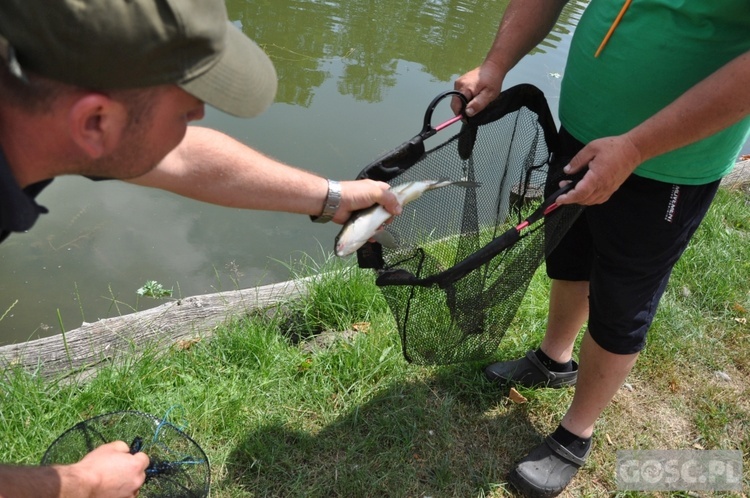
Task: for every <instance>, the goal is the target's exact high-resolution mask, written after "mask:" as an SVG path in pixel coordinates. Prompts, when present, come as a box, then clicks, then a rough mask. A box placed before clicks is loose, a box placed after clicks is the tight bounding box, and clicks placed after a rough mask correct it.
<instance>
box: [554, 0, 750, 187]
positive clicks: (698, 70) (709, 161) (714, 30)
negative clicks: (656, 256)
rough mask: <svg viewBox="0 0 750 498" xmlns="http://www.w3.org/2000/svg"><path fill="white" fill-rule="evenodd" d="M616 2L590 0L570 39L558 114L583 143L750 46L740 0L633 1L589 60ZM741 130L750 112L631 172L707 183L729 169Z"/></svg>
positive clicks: (744, 134) (661, 103) (643, 113)
mask: <svg viewBox="0 0 750 498" xmlns="http://www.w3.org/2000/svg"><path fill="white" fill-rule="evenodd" d="M622 6H623V1H621V0H617V1H614V0H592V1H591V3H590V4H589V6H588V7H587V8H586V11H585V12H584V14H583V16H582V17H581V20H580V22H579V23H578V27H577V28H576V31H575V35H574V36H573V41H572V43H571V48H570V52H569V54H568V62H567V66H566V69H565V77H564V79H563V83H562V90H561V95H560V120H561V122H562V124H563V126H565V128H567V130H568V131H569V132H570V133H571V134H572V135H573V136H574V137H575V138H577V139H578V140H580V141H581V142H584V143H588V142H590V141H591V140H594V139H596V138H601V137H606V136H613V135H619V134H622V133H625V132H627V131H628V130H630V129H632V128H633V127H635V126H637V125H638V124H640V123H642V122H643V121H645V120H646V119H648V118H649V117H651V116H652V115H654V114H655V113H656V112H658V111H659V110H660V109H662V108H664V107H665V106H667V105H668V104H669V103H671V102H672V101H673V100H675V99H676V98H677V97H678V96H680V95H681V94H682V93H684V92H685V91H686V90H688V89H689V88H690V87H692V86H693V85H695V84H696V83H697V82H699V81H701V80H703V79H704V78H706V77H707V76H708V75H710V74H711V73H713V72H714V71H716V70H717V69H719V68H720V67H721V66H723V65H724V64H726V63H727V62H729V61H731V60H732V59H734V58H735V57H737V56H738V55H740V54H742V53H744V52H746V51H748V50H750V1H748V0H633V2H632V4H631V5H630V7H629V9H628V10H627V11H626V12H625V15H624V16H623V18H622V20H621V21H620V24H619V25H618V26H617V28H616V29H615V31H614V34H613V35H612V37H611V38H610V40H609V42H608V43H607V45H606V46H605V48H604V50H603V51H602V52H601V54H600V55H599V57H598V58H594V54H595V53H596V50H597V48H598V47H599V45H600V43H601V42H602V40H603V39H604V37H605V35H606V33H607V31H608V30H609V28H610V26H611V25H612V23H613V21H614V20H615V18H616V17H617V15H618V13H619V12H620V9H621V8H622ZM748 84H749V85H750V82H748ZM749 133H750V117H748V118H745V119H743V120H742V121H740V122H739V123H737V124H736V125H734V126H731V127H729V128H727V129H725V130H723V131H721V132H719V133H716V134H714V135H712V136H710V137H708V138H706V139H704V140H701V141H699V142H696V143H694V144H691V145H688V146H686V147H682V148H680V149H677V150H674V151H672V152H669V153H666V154H663V155H661V156H658V157H655V158H653V159H651V160H649V161H646V162H645V163H643V164H642V165H641V166H640V167H638V169H636V171H635V173H636V174H638V175H640V176H644V177H647V178H652V179H655V180H659V181H664V182H670V183H679V184H687V185H701V184H705V183H709V182H712V181H714V180H717V179H719V178H721V177H723V176H724V175H726V174H727V173H729V171H731V169H732V167H733V166H734V163H735V161H736V159H737V156H738V154H739V152H740V150H741V148H742V146H743V144H744V143H745V142H746V141H747V139H748V136H749Z"/></svg>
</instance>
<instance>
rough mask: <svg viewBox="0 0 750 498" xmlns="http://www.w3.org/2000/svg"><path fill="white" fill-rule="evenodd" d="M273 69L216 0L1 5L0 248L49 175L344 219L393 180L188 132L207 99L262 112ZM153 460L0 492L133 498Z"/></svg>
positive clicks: (18, 484)
mask: <svg viewBox="0 0 750 498" xmlns="http://www.w3.org/2000/svg"><path fill="white" fill-rule="evenodd" d="M275 92H276V73H275V71H274V68H273V65H272V64H271V61H270V60H269V59H268V57H267V56H266V55H265V54H264V53H263V51H262V50H261V49H260V48H258V46H257V45H256V44H255V43H253V42H252V41H251V40H249V39H248V38H246V37H245V36H244V35H243V34H242V32H241V31H240V30H238V29H237V28H236V27H235V26H233V25H232V24H231V23H230V22H228V20H227V13H226V9H225V6H224V3H223V1H222V0H128V1H125V0H88V1H86V2H80V1H75V0H55V1H54V2H49V1H46V0H3V2H2V3H0V241H2V240H3V239H5V238H6V237H7V236H8V235H10V233H11V232H19V231H25V230H28V229H29V228H31V226H32V225H33V224H34V223H35V221H36V220H37V218H38V217H39V215H40V214H42V213H44V212H46V210H45V208H43V207H42V206H39V205H38V204H37V203H36V202H35V200H34V199H35V197H36V196H37V195H38V194H39V192H41V191H42V189H44V188H46V187H47V186H48V185H49V184H50V183H51V182H52V180H53V179H54V177H56V176H60V175H67V174H79V175H86V176H88V177H92V178H96V179H104V178H113V179H122V180H127V181H129V182H132V183H135V184H139V185H143V186H150V187H157V188H161V189H164V190H168V191H171V192H174V193H177V194H180V195H184V196H187V197H190V198H193V199H197V200H201V201H205V202H210V203H214V204H219V205H224V206H231V207H235V208H246V209H264V210H274V211H286V212H291V213H299V214H307V215H310V216H311V217H312V218H313V220H314V221H318V222H323V221H329V220H333V221H334V222H337V223H343V222H344V221H346V220H347V219H348V218H349V216H350V215H351V213H352V212H353V211H355V210H358V209H363V208H366V207H369V206H371V205H373V204H375V203H379V204H382V205H383V206H384V207H385V208H386V209H387V210H388V211H389V212H391V213H392V214H398V213H399V212H400V210H401V207H400V205H399V203H398V200H397V199H396V197H395V196H394V195H393V194H392V193H391V192H389V191H388V185H387V184H385V183H381V182H375V181H371V180H361V181H349V182H341V183H339V182H335V181H332V180H326V179H325V178H322V177H320V176H318V175H315V174H312V173H309V172H306V171H303V170H299V169H296V168H293V167H290V166H287V165H283V164H280V163H278V162H277V161H274V160H273V159H270V158H268V157H265V156H264V155H262V154H260V153H258V152H256V151H254V150H252V149H250V148H248V147H246V146H245V145H243V144H241V143H239V142H237V141H235V140H233V139H231V138H229V137H228V136H226V135H224V134H222V133H219V132H217V131H214V130H210V129H206V128H199V127H192V126H188V123H189V122H190V121H193V120H197V119H201V118H202V117H203V113H204V107H203V106H204V103H207V104H209V105H212V106H214V107H216V108H218V109H220V110H222V111H225V112H227V113H229V114H232V115H235V116H239V117H251V116H255V115H257V114H259V113H261V112H262V111H264V110H265V109H266V108H267V107H268V106H269V105H270V104H271V102H272V101H273V98H274V95H275ZM147 465H148V458H147V457H146V456H145V455H143V454H136V455H131V454H130V453H129V451H128V447H127V444H125V443H124V442H116V443H111V444H108V445H104V446H102V447H100V448H97V449H96V450H94V451H93V452H91V453H90V454H89V455H87V457H86V458H84V459H83V460H81V461H80V462H78V463H76V464H73V465H69V466H62V467H49V468H39V467H17V466H10V465H0V497H6V496H13V497H18V496H33V497H44V496H102V497H104V496H106V497H120V496H122V497H126V496H136V495H137V493H138V489H139V488H140V486H141V485H142V483H143V482H144V479H145V473H144V469H145V468H146V466H147Z"/></svg>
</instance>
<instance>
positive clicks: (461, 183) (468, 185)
mask: <svg viewBox="0 0 750 498" xmlns="http://www.w3.org/2000/svg"><path fill="white" fill-rule="evenodd" d="M452 185H455V186H457V187H466V188H478V187H481V186H482V184H481V183H479V182H472V181H470V180H460V181H457V182H453V183H452Z"/></svg>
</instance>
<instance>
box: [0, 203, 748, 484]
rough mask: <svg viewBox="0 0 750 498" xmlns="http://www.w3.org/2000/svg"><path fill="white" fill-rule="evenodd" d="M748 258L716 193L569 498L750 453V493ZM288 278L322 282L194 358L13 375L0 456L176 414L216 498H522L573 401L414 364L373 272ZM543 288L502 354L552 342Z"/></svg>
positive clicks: (26, 459) (204, 344)
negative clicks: (687, 464)
mask: <svg viewBox="0 0 750 498" xmlns="http://www.w3.org/2000/svg"><path fill="white" fill-rule="evenodd" d="M749 254H750V196H748V194H747V193H744V192H742V191H741V190H735V191H725V190H722V191H721V192H720V193H719V196H718V198H717V201H716V202H715V204H714V206H713V208H712V210H711V211H710V213H709V215H708V217H707V219H706V221H705V222H704V225H703V226H702V227H701V229H700V230H699V231H698V233H697V234H696V237H695V239H694V241H693V242H692V244H691V245H690V247H689V248H688V250H687V251H686V253H685V255H684V257H683V258H682V260H681V261H680V263H679V264H678V265H677V267H676V268H675V271H674V274H673V278H672V281H671V283H670V286H669V288H668V290H667V293H666V295H665V297H664V299H663V301H662V305H661V308H660V310H659V313H658V315H657V319H656V321H655V323H654V326H653V329H652V332H651V335H650V341H649V344H648V346H647V348H646V349H645V351H644V352H643V354H642V355H641V359H640V360H639V362H638V364H637V365H636V368H635V369H634V371H633V373H632V374H631V376H630V377H629V378H628V380H627V382H628V384H629V386H630V388H629V389H622V390H621V391H620V392H619V393H618V395H617V396H616V397H615V400H614V402H613V403H612V404H611V405H610V406H609V407H608V408H607V409H606V410H605V412H604V414H603V415H602V418H601V420H600V422H599V425H598V427H597V432H596V436H595V451H594V453H593V454H592V457H591V459H590V460H589V462H588V463H587V465H586V467H584V469H583V470H582V471H581V472H580V473H579V475H578V477H577V478H576V479H575V480H574V481H573V483H572V484H571V486H570V488H569V490H568V491H566V495H567V496H603V495H606V494H609V495H611V496H614V495H616V493H615V477H614V465H615V452H616V450H618V449H683V448H694V447H702V448H705V449H740V450H742V451H743V454H744V455H745V459H744V463H745V485H746V486H748V484H750V480H749V479H748V475H749V472H748V471H749V470H750V457H749V454H750V402H749V401H748V399H750V396H749V394H750V393H748V386H749V385H750V353H749V351H750V338H749V337H750V336H749V332H750V326H749V325H748V323H747V321H748V319H750V316H749V315H750V313H749V312H748V310H750V258H749V257H748V255H749ZM294 271H295V272H296V273H297V274H298V276H304V275H306V274H309V273H313V274H318V275H319V278H318V280H317V282H316V283H315V285H313V287H312V290H311V292H310V294H309V296H307V297H306V298H304V299H301V300H299V301H295V302H291V303H286V304H285V305H283V306H280V307H279V308H277V309H274V310H270V311H268V312H263V313H258V314H256V315H254V316H250V317H244V318H238V319H236V320H235V321H234V322H233V323H231V324H229V325H227V326H225V327H222V328H220V329H219V330H217V332H216V333H215V334H214V335H213V336H212V337H211V339H210V340H207V339H206V340H202V341H200V342H198V343H196V344H193V345H192V346H190V347H182V348H181V347H175V348H173V349H172V350H170V351H157V350H151V351H146V352H145V353H144V352H141V353H137V354H136V353H133V354H131V355H123V356H122V357H121V358H119V361H118V362H116V363H115V364H113V365H111V366H106V367H103V368H102V369H101V370H99V371H98V373H97V374H96V375H95V376H93V377H91V378H89V379H88V380H86V381H83V380H79V381H71V380H70V379H66V380H64V381H63V380H59V381H56V380H42V379H40V378H39V377H36V376H34V375H32V374H29V373H28V372H23V371H19V370H12V369H11V370H8V371H6V372H5V374H4V375H3V376H1V377H0V461H5V462H18V463H25V464H35V463H37V462H38V461H39V460H40V459H41V457H42V455H43V454H44V451H45V449H46V448H47V446H48V445H49V444H50V443H51V442H52V441H54V439H55V438H56V437H57V436H59V435H60V434H61V433H62V432H63V431H64V430H66V429H67V428H69V427H70V426H72V425H74V424H75V423H77V422H79V421H81V420H83V419H85V418H88V417H91V416H94V415H98V414H102V413H106V412H109V411H116V410H139V411H144V412H148V413H152V414H154V415H157V416H163V415H164V414H165V413H167V412H168V411H169V410H170V408H174V407H179V409H178V410H173V412H172V413H179V414H180V416H179V418H180V420H181V421H184V422H186V424H187V425H186V427H185V430H186V431H187V432H188V433H189V434H190V435H191V436H193V438H194V439H196V441H197V442H198V443H199V444H200V445H201V447H202V448H203V449H204V451H205V452H206V454H207V455H208V457H209V459H210V462H211V468H212V482H213V483H212V491H211V496H212V497H214V498H220V497H255V496H284V497H288V496H305V497H307V496H312V497H318V496H319V497H323V496H325V497H329V496H341V497H360V496H388V497H392V496H393V497H401V496H409V497H417V496H433V497H443V496H456V497H478V496H492V497H502V496H512V494H511V492H510V491H508V485H507V484H506V476H507V473H508V471H509V470H510V468H511V466H512V464H513V462H514V461H516V460H517V459H519V458H521V457H523V456H524V455H525V454H526V452H527V451H528V449H530V447H531V446H533V445H535V444H536V443H537V442H538V441H540V440H541V438H542V437H543V436H544V435H545V434H546V433H548V432H549V431H551V430H553V429H554V428H555V426H556V425H557V423H558V421H559V419H560V417H561V416H562V415H563V413H564V412H565V409H566V407H567V406H568V404H569V403H570V400H571V399H572V396H573V390H572V389H567V390H549V389H539V390H524V391H522V394H523V395H524V396H526V398H527V399H528V402H527V403H525V404H514V403H512V402H511V401H510V400H509V399H508V398H506V397H505V396H504V394H503V393H501V392H500V391H499V390H498V389H496V388H495V387H493V386H492V385H491V384H489V383H488V382H486V381H485V380H484V378H483V376H482V373H481V367H482V366H483V363H476V364H461V365H454V366H443V367H418V366H414V365H409V364H408V363H406V362H405V361H404V359H403V357H402V354H401V344H400V339H399V336H398V334H397V332H396V331H395V329H394V323H393V319H392V317H391V315H390V313H389V311H388V308H387V306H386V304H385V301H384V299H383V298H382V296H381V295H380V293H379V291H378V289H377V288H376V287H375V286H374V284H373V277H372V274H371V273H369V272H367V271H363V270H359V269H357V268H355V267H353V266H352V261H351V260H348V261H346V262H341V261H340V260H332V261H330V262H328V263H326V264H325V265H323V266H320V267H317V266H315V265H313V264H312V263H309V262H307V263H305V264H303V265H302V267H300V268H295V269H294ZM548 286H549V283H548V281H547V279H546V278H545V277H544V276H543V272H539V273H537V275H535V277H534V279H533V280H532V283H531V286H530V288H529V291H528V293H527V295H526V299H525V300H524V304H523V306H522V308H521V310H520V312H519V314H518V316H517V317H516V319H515V320H514V322H513V324H512V327H511V329H510V331H509V332H508V333H507V335H506V337H505V339H504V340H503V342H502V343H501V345H500V348H499V350H498V353H497V357H498V358H508V357H514V356H518V355H521V354H524V353H525V351H526V350H528V349H529V348H532V347H535V346H536V345H537V344H538V342H539V341H540V340H541V337H542V333H543V330H544V324H545V320H546V295H547V291H548ZM323 339H325V340H323ZM716 372H723V373H725V374H726V375H728V378H729V380H726V378H723V377H720V376H718V375H717V374H716ZM617 496H641V495H639V494H637V493H627V494H625V493H620V494H617ZM675 496H687V495H685V494H684V493H683V494H681V495H675Z"/></svg>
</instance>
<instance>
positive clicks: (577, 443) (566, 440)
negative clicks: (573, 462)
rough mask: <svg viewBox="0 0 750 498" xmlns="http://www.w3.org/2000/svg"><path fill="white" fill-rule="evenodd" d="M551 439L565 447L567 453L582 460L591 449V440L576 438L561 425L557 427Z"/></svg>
mask: <svg viewBox="0 0 750 498" xmlns="http://www.w3.org/2000/svg"><path fill="white" fill-rule="evenodd" d="M552 439H554V440H555V441H557V442H558V443H560V444H561V445H563V446H565V448H567V450H568V451H570V452H571V453H573V454H574V455H575V456H577V457H578V458H583V457H584V456H585V455H586V452H587V451H588V449H589V448H590V447H591V438H590V437H588V438H582V437H578V436H576V435H575V434H573V433H572V432H570V431H569V430H567V429H566V428H565V427H563V426H562V425H558V426H557V429H555V432H553V433H552Z"/></svg>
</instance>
